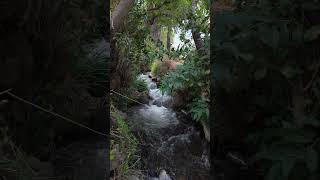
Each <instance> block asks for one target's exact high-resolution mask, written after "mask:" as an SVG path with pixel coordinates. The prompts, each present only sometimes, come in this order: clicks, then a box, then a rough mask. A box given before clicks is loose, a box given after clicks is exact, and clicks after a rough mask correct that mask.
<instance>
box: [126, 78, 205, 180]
mask: <svg viewBox="0 0 320 180" xmlns="http://www.w3.org/2000/svg"><path fill="white" fill-rule="evenodd" d="M138 78H139V79H141V80H144V81H145V82H146V83H147V85H148V89H149V96H150V101H149V104H148V105H138V106H134V107H132V108H131V109H129V111H128V117H129V122H130V123H131V126H132V128H133V131H134V132H135V134H137V136H138V138H139V141H140V143H141V146H140V149H141V161H142V169H143V170H144V172H145V178H144V179H146V180H189V179H190V180H192V179H196V180H208V179H210V176H209V171H210V163H209V144H208V142H207V141H206V140H205V138H204V135H203V134H202V132H201V128H197V127H196V126H195V124H194V122H193V121H192V120H191V119H190V117H188V116H187V115H185V114H183V113H180V112H176V111H174V110H173V109H171V108H170V103H171V102H172V101H174V98H173V97H171V96H169V95H167V94H162V93H161V92H160V89H159V88H158V87H157V84H156V83H155V82H153V81H152V78H151V75H150V73H146V74H141V75H140V76H139V77H138Z"/></svg>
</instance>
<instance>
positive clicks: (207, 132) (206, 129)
mask: <svg viewBox="0 0 320 180" xmlns="http://www.w3.org/2000/svg"><path fill="white" fill-rule="evenodd" d="M201 125H202V127H203V132H204V135H205V138H206V140H207V141H209V142H210V127H209V125H208V123H205V122H201Z"/></svg>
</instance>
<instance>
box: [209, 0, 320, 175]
mask: <svg viewBox="0 0 320 180" xmlns="http://www.w3.org/2000/svg"><path fill="white" fill-rule="evenodd" d="M234 6H235V7H237V8H236V9H234V10H233V11H222V12H215V13H213V16H214V21H215V24H214V27H213V28H214V33H213V37H214V38H213V40H212V48H213V49H212V53H213V54H214V57H215V59H214V65H213V67H212V68H213V72H214V73H213V77H214V91H215V93H216V94H215V99H214V100H215V105H214V109H212V112H214V113H213V115H214V119H215V120H216V121H215V123H214V124H213V126H214V132H216V133H215V134H214V138H215V139H216V143H215V147H216V148H214V152H216V154H215V155H214V156H213V158H216V159H218V158H222V157H224V156H225V155H226V153H227V152H228V151H237V152H240V154H241V155H242V156H243V157H244V159H245V160H246V161H247V163H248V164H247V166H249V169H250V173H249V175H248V177H246V178H249V177H250V178H255V179H262V178H264V179H272V180H275V179H292V180H294V179H301V178H304V179H310V180H311V179H319V165H318V164H319V160H320V159H319V152H320V151H319V150H320V145H319V123H320V121H319V118H320V116H319V103H318V102H319V100H318V99H319V93H318V91H319V85H318V84H319V83H318V81H319V80H320V79H319V77H320V76H318V75H316V74H318V69H319V66H318V64H319V62H318V61H319V36H318V34H319V30H318V28H317V27H318V26H319V23H320V22H319V19H318V18H317V16H318V15H319V12H318V10H319V7H320V4H319V2H318V1H296V0H286V1H272V0H266V1H248V2H246V3H244V2H242V1H236V3H235V4H234ZM213 8H214V7H213ZM239 169H240V167H239ZM239 169H238V172H239V173H240V171H241V170H239ZM235 176H236V177H237V178H239V176H237V175H235Z"/></svg>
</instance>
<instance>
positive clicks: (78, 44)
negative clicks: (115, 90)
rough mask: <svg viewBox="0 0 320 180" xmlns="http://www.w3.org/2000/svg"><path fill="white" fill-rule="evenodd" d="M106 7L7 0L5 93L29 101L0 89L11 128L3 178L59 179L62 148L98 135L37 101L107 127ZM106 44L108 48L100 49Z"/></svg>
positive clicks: (3, 117)
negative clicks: (57, 159)
mask: <svg viewBox="0 0 320 180" xmlns="http://www.w3.org/2000/svg"><path fill="white" fill-rule="evenodd" d="M105 8H107V7H106V5H105V3H104V2H103V1H95V0H72V1H65V0H56V1H42V0H34V1H29V0H21V1H10V0H5V1H3V2H1V5H0V9H1V12H0V32H1V33H0V34H1V35H0V39H1V41H0V49H1V51H0V57H1V60H0V76H1V78H0V89H1V90H0V91H1V92H2V91H3V90H6V89H12V90H11V91H10V92H11V93H13V94H15V95H16V96H17V97H19V98H22V99H24V100H25V101H21V99H20V100H19V99H18V98H14V97H13V96H10V95H9V94H7V93H6V94H0V102H1V105H0V129H1V130H3V129H7V131H6V135H3V134H1V137H0V144H1V147H0V157H1V166H0V171H1V173H0V178H1V179H17V178H19V179H31V178H33V179H34V178H43V177H44V176H46V177H49V176H53V175H52V174H50V173H49V171H51V172H53V170H55V168H56V167H54V166H53V161H54V159H53V158H52V157H57V156H58V149H60V148H61V147H62V146H65V145H69V144H71V143H74V142H76V141H80V140H82V137H86V136H90V135H92V134H91V133H90V131H87V130H85V128H80V127H78V126H76V125H74V124H71V123H69V122H67V121H65V120H63V119H61V118H57V117H55V116H53V115H52V114H48V113H46V112H44V111H43V110H40V109H37V108H35V106H32V105H31V104H35V105H36V106H37V107H38V106H41V107H43V108H44V109H46V110H48V111H50V112H55V113H58V114H59V115H61V116H64V117H67V118H70V119H72V120H73V121H74V122H76V123H79V124H82V125H84V126H86V127H88V128H92V129H95V130H98V131H99V132H103V133H105V132H106V125H107V121H106V120H107V118H108V116H107V115H106V114H107V110H108V109H107V106H106V103H105V98H104V96H105V95H106V88H107V81H106V77H107V74H108V73H106V70H107V67H106V66H107V60H108V59H109V57H108V56H106V54H107V53H106V52H105V48H106V47H107V45H106V44H107V43H106V41H108V39H107V37H108V36H107V35H106V34H107V32H106V31H105V30H106V29H107V28H106V27H107V23H108V22H107V21H108V19H109V18H107V17H106V14H105ZM100 42H103V43H102V48H104V52H103V53H101V52H100V51H99V52H98V51H96V50H97V49H99V47H97V45H98V44H100ZM100 49H101V47H100ZM26 102H27V103H26ZM29 159H33V160H31V162H29ZM40 161H41V163H39V162H40ZM39 164H40V165H39ZM44 164H46V165H48V164H49V165H48V166H46V165H44ZM37 165H39V166H41V167H42V166H43V167H45V166H46V167H45V168H47V172H46V173H45V174H41V173H42V172H38V171H40V170H39V168H34V166H37ZM31 167H32V168H31ZM30 172H31V173H30ZM60 175H61V176H62V177H64V176H66V174H60ZM60 175H59V176H60ZM40 176H41V177H40Z"/></svg>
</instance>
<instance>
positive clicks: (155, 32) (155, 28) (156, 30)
mask: <svg viewBox="0 0 320 180" xmlns="http://www.w3.org/2000/svg"><path fill="white" fill-rule="evenodd" d="M151 35H152V39H153V41H154V42H158V41H159V40H160V35H161V28H160V27H159V25H158V24H157V19H154V21H153V22H152V24H151Z"/></svg>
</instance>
